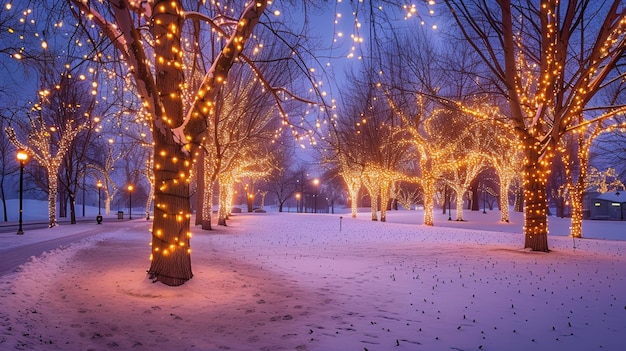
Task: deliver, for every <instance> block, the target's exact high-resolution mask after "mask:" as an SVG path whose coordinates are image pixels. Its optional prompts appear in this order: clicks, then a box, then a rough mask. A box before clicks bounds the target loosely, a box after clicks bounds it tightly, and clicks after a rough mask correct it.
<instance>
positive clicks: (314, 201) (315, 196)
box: [313, 178, 320, 213]
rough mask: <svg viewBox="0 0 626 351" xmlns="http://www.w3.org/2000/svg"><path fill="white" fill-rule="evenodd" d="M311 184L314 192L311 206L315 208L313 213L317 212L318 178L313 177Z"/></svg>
mask: <svg viewBox="0 0 626 351" xmlns="http://www.w3.org/2000/svg"><path fill="white" fill-rule="evenodd" d="M313 185H315V194H313V207H314V208H315V213H317V198H318V197H319V194H320V192H319V185H320V180H319V179H317V178H315V179H313Z"/></svg>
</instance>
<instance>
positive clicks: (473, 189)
mask: <svg viewBox="0 0 626 351" xmlns="http://www.w3.org/2000/svg"><path fill="white" fill-rule="evenodd" d="M479 184H480V180H479V179H478V177H476V178H474V180H472V182H471V183H470V196H469V197H468V199H469V202H470V203H469V204H468V207H469V209H470V210H472V211H480V205H479V203H478V185H479Z"/></svg>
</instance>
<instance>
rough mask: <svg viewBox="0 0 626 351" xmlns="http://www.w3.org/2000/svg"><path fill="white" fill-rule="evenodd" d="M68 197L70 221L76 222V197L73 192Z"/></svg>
mask: <svg viewBox="0 0 626 351" xmlns="http://www.w3.org/2000/svg"><path fill="white" fill-rule="evenodd" d="M69 199H70V223H71V224H76V197H75V196H74V195H73V194H70V195H69Z"/></svg>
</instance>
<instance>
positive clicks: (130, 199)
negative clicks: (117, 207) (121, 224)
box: [128, 184, 133, 219]
mask: <svg viewBox="0 0 626 351" xmlns="http://www.w3.org/2000/svg"><path fill="white" fill-rule="evenodd" d="M128 219H133V185H132V184H130V185H129V186H128Z"/></svg>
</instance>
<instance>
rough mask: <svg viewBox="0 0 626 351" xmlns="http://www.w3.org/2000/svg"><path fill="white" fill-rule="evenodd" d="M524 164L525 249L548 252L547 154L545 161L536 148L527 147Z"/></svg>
mask: <svg viewBox="0 0 626 351" xmlns="http://www.w3.org/2000/svg"><path fill="white" fill-rule="evenodd" d="M525 156H526V159H525V162H524V174H523V179H524V202H525V204H526V208H525V211H524V236H525V241H524V248H530V249H531V250H533V251H543V252H548V251H550V250H549V249H548V201H547V191H546V181H547V174H548V173H549V169H548V166H547V165H548V164H549V163H550V162H549V161H550V160H548V158H549V156H548V155H547V154H544V155H543V159H542V157H541V155H540V154H539V152H538V151H537V149H536V146H534V145H531V146H526V152H525Z"/></svg>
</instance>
